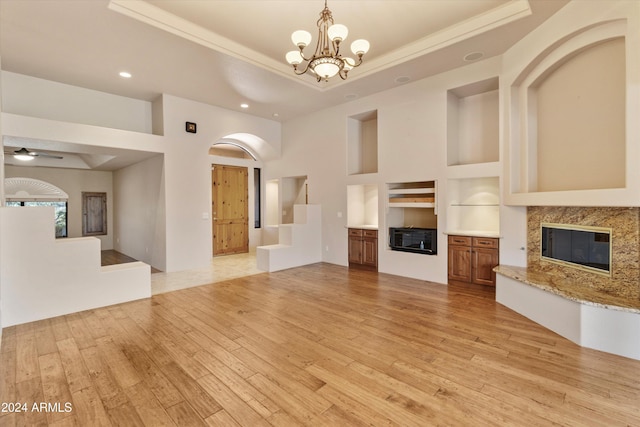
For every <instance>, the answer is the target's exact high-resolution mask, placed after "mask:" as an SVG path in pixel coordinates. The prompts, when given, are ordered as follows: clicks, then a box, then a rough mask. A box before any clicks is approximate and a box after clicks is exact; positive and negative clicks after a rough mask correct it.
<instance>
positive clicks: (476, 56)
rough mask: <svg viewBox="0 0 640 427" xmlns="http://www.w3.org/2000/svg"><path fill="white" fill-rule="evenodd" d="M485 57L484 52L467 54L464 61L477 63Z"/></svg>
mask: <svg viewBox="0 0 640 427" xmlns="http://www.w3.org/2000/svg"><path fill="white" fill-rule="evenodd" d="M483 56H484V53H482V52H471V53H467V54H466V55H465V56H464V58H462V59H464V60H465V61H477V60H478V59H480V58H482V57H483Z"/></svg>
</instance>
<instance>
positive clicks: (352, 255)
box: [349, 236, 362, 264]
mask: <svg viewBox="0 0 640 427" xmlns="http://www.w3.org/2000/svg"><path fill="white" fill-rule="evenodd" d="M349 264H362V237H356V236H349Z"/></svg>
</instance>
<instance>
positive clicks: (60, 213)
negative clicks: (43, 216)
mask: <svg viewBox="0 0 640 427" xmlns="http://www.w3.org/2000/svg"><path fill="white" fill-rule="evenodd" d="M6 205H7V206H53V207H54V208H55V213H56V238H59V237H67V236H68V234H67V202H28V201H22V200H12V201H7V203H6Z"/></svg>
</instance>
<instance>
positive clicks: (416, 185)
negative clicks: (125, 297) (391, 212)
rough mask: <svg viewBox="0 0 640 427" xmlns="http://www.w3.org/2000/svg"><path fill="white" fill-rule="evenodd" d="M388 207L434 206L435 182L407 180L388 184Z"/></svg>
mask: <svg viewBox="0 0 640 427" xmlns="http://www.w3.org/2000/svg"><path fill="white" fill-rule="evenodd" d="M388 200H389V207H396V208H435V207H436V182H435V181H424V182H408V183H396V184H389V196H388Z"/></svg>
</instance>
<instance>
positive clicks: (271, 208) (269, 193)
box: [264, 179, 280, 227]
mask: <svg viewBox="0 0 640 427" xmlns="http://www.w3.org/2000/svg"><path fill="white" fill-rule="evenodd" d="M264 192H265V212H264V221H265V225H266V226H267V227H274V226H277V225H278V224H279V223H280V213H279V212H280V181H279V180H277V179H271V180H269V181H267V182H266V184H265V188H264Z"/></svg>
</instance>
